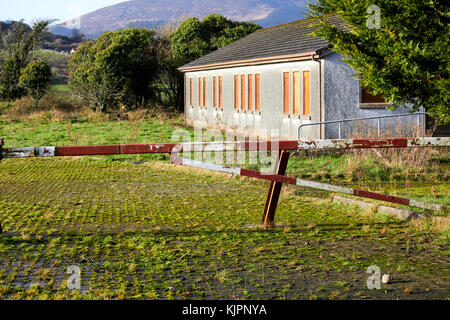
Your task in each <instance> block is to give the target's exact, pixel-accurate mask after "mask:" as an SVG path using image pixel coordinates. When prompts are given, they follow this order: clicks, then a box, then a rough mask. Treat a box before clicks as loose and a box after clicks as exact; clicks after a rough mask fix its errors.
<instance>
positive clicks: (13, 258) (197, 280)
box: [0, 113, 450, 299]
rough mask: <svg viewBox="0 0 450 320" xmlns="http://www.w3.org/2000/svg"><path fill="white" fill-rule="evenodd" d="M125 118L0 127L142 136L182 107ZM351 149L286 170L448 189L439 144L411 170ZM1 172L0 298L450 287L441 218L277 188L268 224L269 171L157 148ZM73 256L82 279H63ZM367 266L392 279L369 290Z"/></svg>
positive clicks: (370, 295) (388, 187)
mask: <svg viewBox="0 0 450 320" xmlns="http://www.w3.org/2000/svg"><path fill="white" fill-rule="evenodd" d="M128 117H129V120H124V121H123V120H122V121H117V120H112V119H110V118H109V119H107V118H105V117H103V116H99V115H95V114H86V115H83V116H77V117H74V118H72V119H67V118H65V117H61V115H60V114H58V113H56V114H55V113H41V114H38V115H35V116H30V117H27V118H17V119H15V120H13V119H10V118H9V117H6V116H2V118H1V120H0V137H3V138H5V139H6V146H5V147H17V146H41V145H59V146H62V145H86V144H117V143H152V142H168V141H170V140H171V136H172V131H173V130H174V129H177V128H182V127H183V121H182V118H181V117H180V116H179V117H154V116H151V117H150V116H140V117H136V118H135V119H134V118H133V115H131V114H130V115H129V116H128ZM353 157H354V156H353V155H339V156H337V155H316V156H312V155H309V156H305V155H303V157H294V158H292V159H291V161H290V166H289V174H290V175H296V176H299V177H305V178H310V179H313V180H318V181H334V182H336V183H339V184H343V185H353V186H361V187H362V188H365V189H370V190H380V191H384V192H393V193H396V194H404V195H411V196H413V197H415V198H418V199H426V200H433V201H436V202H441V203H448V201H449V200H448V199H449V194H450V191H449V184H448V162H447V160H446V159H448V154H443V153H442V152H441V153H440V154H439V155H438V156H437V158H436V159H435V160H436V161H435V162H436V165H433V166H431V167H430V168H429V169H427V170H425V171H421V172H414V170H412V169H409V170H412V171H411V172H410V174H409V175H401V174H400V173H401V172H403V173H404V172H406V171H407V170H405V169H403V170H401V169H400V168H396V167H393V168H385V169H384V170H383V166H382V165H378V166H376V165H374V164H373V163H375V162H376V160H373V161H372V160H368V162H367V163H362V162H361V164H360V166H357V167H354V161H353V160H354V158H353ZM161 161H162V162H161ZM352 161H353V162H352ZM370 161H372V162H370ZM362 168H366V169H364V170H363V169H362ZM0 173H1V178H0V221H1V223H2V226H3V229H4V233H3V234H2V235H0V265H1V268H0V298H2V299H25V298H27V299H101V298H106V299H424V298H425V299H449V298H450V296H449V292H450V290H449V289H450V280H449V277H448V274H449V271H450V256H449V254H450V251H449V244H450V231H449V230H448V228H447V229H445V228H444V229H442V228H439V229H438V228H437V227H436V225H435V224H433V222H432V220H423V221H416V222H404V221H399V220H396V219H393V218H390V217H388V216H386V215H384V214H373V213H372V212H366V211H362V210H360V209H357V208H354V207H350V206H343V205H338V204H334V203H332V201H331V194H330V193H327V192H318V191H315V190H311V189H303V188H294V187H285V188H284V189H283V190H284V191H283V194H282V199H281V201H280V206H279V209H278V211H277V216H276V222H277V226H276V227H275V228H273V229H267V230H265V229H261V228H259V222H260V219H261V215H262V211H263V208H264V202H265V200H266V194H267V189H268V183H267V182H262V181H258V180H250V179H246V178H241V177H232V176H228V175H223V174H215V173H211V172H209V171H201V170H194V169H189V168H184V167H176V166H172V165H169V164H168V158H167V156H166V155H160V156H158V157H155V156H153V157H151V156H142V155H141V156H111V157H75V158H69V159H29V160H18V159H10V160H3V161H2V162H0ZM394 177H395V179H391V178H394ZM394 190H395V192H394ZM73 265H76V266H79V267H80V268H81V278H82V279H81V280H82V281H81V285H82V290H81V291H77V290H75V291H72V290H68V289H67V279H68V278H69V275H68V274H67V273H66V272H67V269H68V267H69V266H73ZM371 265H377V266H378V267H380V269H381V272H382V273H383V274H384V273H389V274H391V276H392V278H393V281H392V283H390V284H386V285H383V287H382V290H368V289H367V286H366V280H367V278H368V276H369V274H367V273H366V270H367V268H368V267H369V266H371Z"/></svg>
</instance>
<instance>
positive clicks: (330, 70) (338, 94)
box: [323, 53, 424, 139]
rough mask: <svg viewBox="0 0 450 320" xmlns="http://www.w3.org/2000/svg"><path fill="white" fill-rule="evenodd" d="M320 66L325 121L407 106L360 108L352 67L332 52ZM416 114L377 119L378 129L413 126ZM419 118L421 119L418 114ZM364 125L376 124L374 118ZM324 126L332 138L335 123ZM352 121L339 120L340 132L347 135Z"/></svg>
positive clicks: (350, 129) (392, 112)
mask: <svg viewBox="0 0 450 320" xmlns="http://www.w3.org/2000/svg"><path fill="white" fill-rule="evenodd" d="M323 61H324V62H323V67H324V108H325V119H324V120H326V121H331V120H342V119H349V118H363V117H372V116H382V115H393V114H403V113H407V110H405V109H403V108H398V109H396V110H395V111H390V110H386V109H360V108H359V107H358V105H359V103H360V91H361V89H360V85H359V81H358V80H356V79H354V78H353V77H352V76H353V75H354V73H355V70H354V69H353V68H351V67H350V66H348V65H347V64H345V63H344V62H343V61H342V59H341V56H340V55H339V54H336V53H332V54H330V55H328V56H326V57H325V58H324V60H323ZM417 118H418V117H415V116H412V117H403V118H393V119H386V120H382V121H381V127H382V129H387V128H388V129H391V130H393V131H395V130H396V129H397V128H398V126H400V125H401V126H403V127H405V128H411V127H415V126H417V124H418V123H417V121H418V119H417ZM421 118H422V119H421V122H422V123H423V121H424V119H423V117H421ZM362 125H364V126H368V125H371V126H376V120H368V121H364V122H363V123H362ZM324 127H325V137H326V138H328V139H334V138H337V137H338V126H337V125H336V124H329V125H326V126H324ZM355 127H356V126H355V125H351V124H343V125H342V128H343V132H345V131H347V134H348V137H349V136H350V132H351V131H352V130H353V129H354V128H355Z"/></svg>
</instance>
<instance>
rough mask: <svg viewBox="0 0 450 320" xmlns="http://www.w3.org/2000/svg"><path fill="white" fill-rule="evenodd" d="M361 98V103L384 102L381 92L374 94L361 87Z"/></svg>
mask: <svg viewBox="0 0 450 320" xmlns="http://www.w3.org/2000/svg"><path fill="white" fill-rule="evenodd" d="M361 99H362V103H386V100H384V96H383V95H382V94H379V95H376V96H374V95H372V94H371V93H370V92H368V91H367V90H366V89H364V88H363V89H362V94H361Z"/></svg>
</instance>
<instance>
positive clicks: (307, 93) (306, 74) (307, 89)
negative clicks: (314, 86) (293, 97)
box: [303, 71, 311, 116]
mask: <svg viewBox="0 0 450 320" xmlns="http://www.w3.org/2000/svg"><path fill="white" fill-rule="evenodd" d="M303 115H304V116H310V115H311V72H310V71H303Z"/></svg>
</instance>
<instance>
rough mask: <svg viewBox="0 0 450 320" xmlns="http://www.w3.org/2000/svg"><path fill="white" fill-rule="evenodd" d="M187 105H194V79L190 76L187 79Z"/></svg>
mask: <svg viewBox="0 0 450 320" xmlns="http://www.w3.org/2000/svg"><path fill="white" fill-rule="evenodd" d="M189 105H190V106H193V105H194V81H193V80H192V78H190V79H189Z"/></svg>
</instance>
